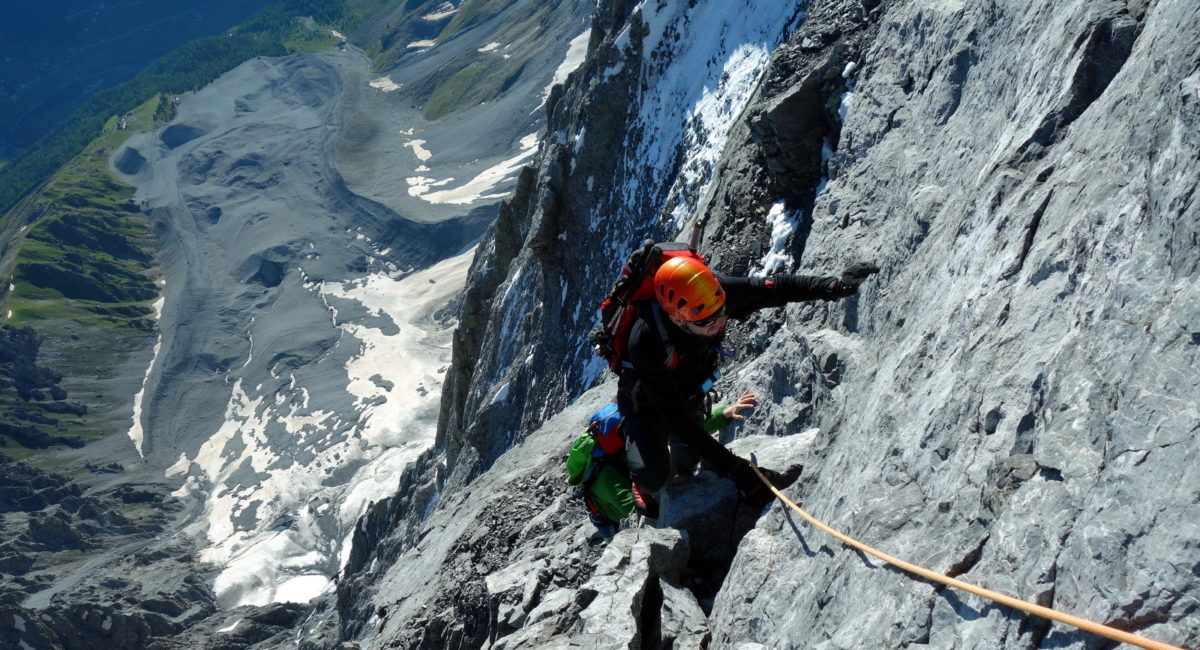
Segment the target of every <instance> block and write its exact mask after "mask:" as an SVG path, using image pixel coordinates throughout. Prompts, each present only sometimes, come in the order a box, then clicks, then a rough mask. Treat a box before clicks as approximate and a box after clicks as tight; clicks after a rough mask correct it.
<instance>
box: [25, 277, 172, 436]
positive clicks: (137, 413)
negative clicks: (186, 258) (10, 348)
mask: <svg viewBox="0 0 1200 650" xmlns="http://www.w3.org/2000/svg"><path fill="white" fill-rule="evenodd" d="M165 302H166V297H160V298H159V299H158V300H156V301H154V320H155V321H157V320H158V319H159V318H161V317H162V309H163V304H164V303H165ZM8 316H9V318H12V312H11V311H10V312H8ZM161 350H162V333H161V332H159V334H158V340H156V341H155V342H154V352H153V353H152V354H151V355H150V365H149V366H147V367H146V376H145V377H143V378H142V388H141V390H139V391H138V392H137V395H134V396H133V424H132V425H130V427H129V439H130V440H133V446H134V447H135V448H136V449H137V453H138V456H141V457H142V458H145V457H146V454H144V453H142V445H143V444H144V443H145V439H146V432H145V431H144V430H143V429H142V399H143V398H144V397H145V396H146V384H147V383H149V382H150V372H151V371H152V370H154V363H155V362H156V361H158V353H159V351H161Z"/></svg>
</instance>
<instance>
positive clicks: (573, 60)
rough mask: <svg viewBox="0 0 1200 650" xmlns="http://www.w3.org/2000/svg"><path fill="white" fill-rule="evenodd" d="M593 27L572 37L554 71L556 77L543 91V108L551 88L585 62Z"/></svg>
mask: <svg viewBox="0 0 1200 650" xmlns="http://www.w3.org/2000/svg"><path fill="white" fill-rule="evenodd" d="M591 35H592V28H591V27H589V28H587V29H585V30H584V31H583V33H582V34H580V35H579V36H576V37H575V38H573V39H571V43H570V44H569V45H567V54H566V56H565V57H563V62H562V63H560V64H558V69H556V70H555V71H554V78H553V79H551V80H550V84H549V85H547V86H546V89H545V90H543V91H542V101H541V103H539V104H538V108H541V107H542V106H544V105H545V104H546V100H547V99H548V98H549V97H550V89H551V88H553V87H555V86H557V85H558V84H560V83H562V82H564V81H566V80H567V77H568V76H570V74H571V73H572V72H575V70H576V69H578V68H579V66H580V64H582V63H583V58H584V56H585V55H586V54H587V47H588V41H589V40H591Z"/></svg>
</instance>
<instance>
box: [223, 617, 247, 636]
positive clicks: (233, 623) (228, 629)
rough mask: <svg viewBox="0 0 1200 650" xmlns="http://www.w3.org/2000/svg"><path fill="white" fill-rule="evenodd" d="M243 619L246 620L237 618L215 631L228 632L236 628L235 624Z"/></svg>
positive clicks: (240, 622) (238, 623)
mask: <svg viewBox="0 0 1200 650" xmlns="http://www.w3.org/2000/svg"><path fill="white" fill-rule="evenodd" d="M244 620H246V619H244V618H239V619H237V620H236V621H234V622H232V623H230V624H229V625H228V626H227V627H223V628H221V629H219V630H217V632H220V633H222V634H229V633H230V632H232V631H234V630H236V629H237V626H239V625H241V624H242V621H244Z"/></svg>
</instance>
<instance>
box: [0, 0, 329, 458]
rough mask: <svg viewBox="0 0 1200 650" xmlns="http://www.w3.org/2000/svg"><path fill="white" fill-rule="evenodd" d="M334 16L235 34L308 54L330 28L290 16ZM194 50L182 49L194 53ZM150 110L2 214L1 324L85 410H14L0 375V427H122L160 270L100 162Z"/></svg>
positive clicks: (65, 430) (130, 205)
mask: <svg viewBox="0 0 1200 650" xmlns="http://www.w3.org/2000/svg"><path fill="white" fill-rule="evenodd" d="M340 7H342V5H341V4H340V3H328V2H324V0H282V1H281V2H278V3H276V4H275V5H272V6H271V7H268V8H267V9H266V10H264V11H262V12H260V13H259V14H258V15H256V17H255V18H253V19H251V20H250V21H247V23H246V24H244V25H242V26H241V27H239V28H238V29H239V30H242V31H246V32H253V33H256V34H263V35H267V36H266V38H268V39H277V42H278V43H279V44H280V48H281V50H282V51H286V52H288V53H296V52H305V51H316V50H320V49H324V48H327V47H330V46H332V45H334V44H336V43H337V42H338V39H336V38H334V37H333V36H332V35H331V34H330V31H329V28H328V27H325V26H318V25H313V24H311V23H310V24H309V25H308V26H307V27H306V26H304V25H302V24H300V23H298V22H296V20H295V16H296V15H311V16H315V17H316V18H317V19H318V21H329V20H332V21H334V22H336V24H337V26H338V27H339V28H340V29H343V30H346V29H349V28H350V26H351V25H350V23H348V22H347V19H345V17H344V16H342V14H341V11H342V9H341V8H340ZM322 12H324V14H328V15H323V14H322ZM197 43H198V44H199V46H197V45H196V44H197ZM204 43H205V41H203V39H202V40H201V41H197V42H194V43H193V44H189V46H190V47H191V48H192V50H196V51H197V52H202V51H203V47H202V46H203V44H204ZM189 46H185V48H186V47H189ZM181 49H182V48H181ZM189 51H190V50H189ZM176 58H178V56H176ZM156 65H157V64H156ZM155 67H156V66H151V68H149V69H148V71H149V72H153V70H154V68H155ZM158 67H161V66H158ZM157 105H158V97H157V96H155V97H152V98H151V99H149V100H148V101H146V102H145V103H143V104H142V105H140V106H138V107H137V108H136V109H134V110H132V111H130V112H129V113H128V114H127V117H128V118H129V119H128V128H127V129H125V130H121V131H118V130H117V128H116V124H117V118H116V117H115V116H114V117H112V118H111V119H109V121H108V123H107V124H105V126H104V129H103V132H102V133H101V135H99V136H98V137H97V138H96V139H95V140H93V141H92V142H91V143H90V144H88V145H87V146H86V147H85V148H84V150H83V151H82V153H80V154H79V155H77V156H75V157H74V158H72V159H71V160H70V161H69V162H67V163H66V164H65V165H63V166H62V167H61V168H59V169H58V171H56V172H55V173H54V174H53V175H52V176H51V177H50V179H49V180H47V181H45V182H44V183H42V184H41V185H40V186H39V187H38V188H36V189H35V190H34V191H32V192H31V193H30V194H29V195H27V196H26V197H24V198H23V199H22V200H21V201H20V202H18V203H17V204H16V205H15V206H14V207H13V209H12V210H10V211H9V212H8V213H6V214H4V215H0V326H12V327H25V326H28V327H33V328H34V329H35V330H36V332H37V336H38V338H39V339H40V340H41V347H40V352H39V355H38V357H37V360H36V362H35V363H36V365H37V366H38V367H39V368H43V369H49V370H50V371H51V372H52V373H58V374H59V375H61V376H62V379H61V381H60V382H59V384H58V386H59V387H60V388H62V389H65V390H66V391H67V397H66V401H68V402H75V403H81V404H84V405H86V407H87V409H88V412H87V413H86V414H85V415H82V416H80V415H75V414H62V413H51V412H47V411H44V410H43V405H44V404H45V403H46V402H50V401H54V400H53V396H51V395H49V394H48V393H49V392H50V391H49V390H45V391H42V393H43V395H42V396H43V397H46V398H47V399H44V400H39V399H36V398H34V399H31V400H24V399H22V398H21V397H20V396H18V395H17V394H16V390H15V389H14V388H13V387H11V386H9V387H5V386H6V382H5V381H4V377H3V376H0V420H3V421H5V422H8V423H11V424H15V425H19V426H24V427H34V428H36V429H38V430H40V431H42V432H44V433H46V434H48V435H51V436H56V437H64V438H70V437H74V438H78V439H80V440H82V441H83V442H91V441H94V440H98V439H100V438H103V437H106V436H109V435H112V434H114V433H121V432H123V431H125V430H127V429H128V428H129V426H130V421H129V419H128V409H129V404H130V401H131V399H130V398H131V397H132V393H133V391H134V390H135V389H136V385H135V384H136V377H133V378H132V381H131V374H130V370H129V369H128V368H127V367H125V366H126V365H127V364H128V363H130V360H131V359H133V358H134V357H133V355H135V354H137V355H139V356H147V357H148V355H149V349H150V347H151V346H152V345H153V343H154V337H155V336H154V332H155V322H154V309H153V302H154V301H155V300H156V299H157V297H158V293H159V292H158V288H157V286H156V284H155V283H156V282H157V280H158V277H159V269H158V265H157V263H156V261H155V258H154V256H155V242H154V237H153V228H152V224H151V223H150V221H149V219H148V218H147V217H146V216H145V215H143V214H142V213H141V212H140V209H139V206H137V205H136V204H135V203H134V189H133V188H132V187H129V186H127V185H124V184H122V183H120V182H118V181H117V180H116V179H114V178H113V176H112V174H111V173H110V172H109V169H108V158H109V156H110V155H111V154H112V152H113V151H115V150H116V149H117V148H118V147H119V146H120V145H121V144H122V143H124V141H125V140H126V139H128V137H129V136H130V135H132V134H133V133H136V132H139V131H146V130H151V129H154V128H157V127H159V126H162V124H161V122H157V121H155V119H154V113H155V108H156V106H157ZM5 164H7V162H6V163H5ZM10 286H11V287H12V289H11V290H10V289H9V287H10ZM0 375H3V373H2V372H0ZM59 397H60V398H61V394H60V395H59ZM22 412H23V413H22ZM30 414H32V415H33V417H34V418H35V420H30V419H29V415H30ZM47 419H48V420H53V421H54V423H53V424H47V423H46V421H47ZM37 420H41V421H37ZM58 448H61V445H54V446H52V447H51V448H50V449H51V451H53V450H54V449H58ZM0 452H2V453H5V454H7V455H9V456H12V457H15V458H18V459H24V460H29V461H30V462H33V463H35V464H37V465H39V466H43V467H46V468H55V467H60V466H64V465H65V464H66V463H67V462H68V461H67V460H65V459H64V458H63V457H62V456H61V455H60V454H55V453H46V451H45V450H37V449H27V448H25V447H22V446H21V445H20V444H17V443H16V441H14V440H13V439H11V438H9V437H7V436H5V435H0Z"/></svg>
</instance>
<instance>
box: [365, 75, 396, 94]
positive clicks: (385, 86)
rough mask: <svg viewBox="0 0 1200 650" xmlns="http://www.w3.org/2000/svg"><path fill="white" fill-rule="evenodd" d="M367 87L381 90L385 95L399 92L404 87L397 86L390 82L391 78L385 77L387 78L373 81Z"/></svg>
mask: <svg viewBox="0 0 1200 650" xmlns="http://www.w3.org/2000/svg"><path fill="white" fill-rule="evenodd" d="M367 85H368V86H370V87H372V88H378V89H379V90H382V91H383V92H385V93H390V92H392V91H394V90H400V89H401V88H403V87H404V85H403V84H398V83H396V82H394V81H392V79H391V77H387V76H384V77H380V78H378V79H374V80H372V81H371V82H370V83H368V84H367Z"/></svg>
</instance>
